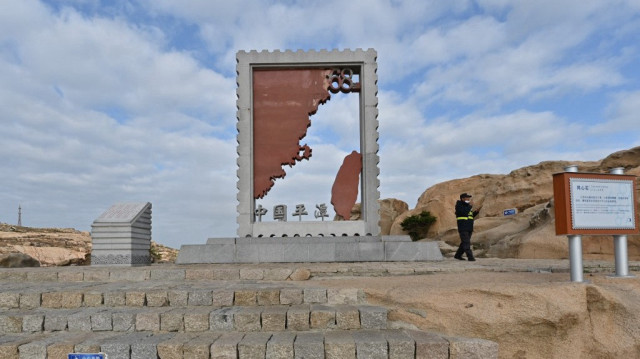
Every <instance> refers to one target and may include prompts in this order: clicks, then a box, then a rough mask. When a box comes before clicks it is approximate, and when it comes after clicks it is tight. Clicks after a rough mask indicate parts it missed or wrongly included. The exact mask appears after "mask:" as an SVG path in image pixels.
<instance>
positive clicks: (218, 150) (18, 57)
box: [0, 0, 640, 246]
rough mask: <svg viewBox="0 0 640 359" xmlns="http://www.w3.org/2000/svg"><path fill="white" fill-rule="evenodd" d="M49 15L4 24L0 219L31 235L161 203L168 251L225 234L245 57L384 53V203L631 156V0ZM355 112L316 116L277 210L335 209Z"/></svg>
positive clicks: (15, 8) (74, 2)
mask: <svg viewBox="0 0 640 359" xmlns="http://www.w3.org/2000/svg"><path fill="white" fill-rule="evenodd" d="M51 4H52V5H50V6H49V5H43V4H42V3H41V2H38V1H35V0H24V1H14V2H7V3H6V4H3V9H2V11H1V12H0V125H1V126H2V129H3V131H2V138H3V141H2V142H3V145H2V146H0V166H2V168H9V169H11V171H10V175H4V176H3V178H2V179H1V180H0V221H12V222H13V221H15V220H13V218H14V217H16V216H15V211H16V210H17V206H18V204H22V207H23V213H24V217H23V219H24V222H25V224H32V225H49V226H69V227H77V228H82V229H88V226H89V225H90V223H91V221H92V220H93V219H95V218H96V217H97V216H98V215H99V214H100V213H101V212H102V211H104V210H106V209H107V208H108V207H109V206H110V205H111V204H113V203H114V202H116V201H151V202H152V203H153V205H154V237H155V238H156V239H158V240H160V241H162V242H164V243H168V244H171V245H173V246H179V245H180V244H181V243H202V242H204V240H205V239H206V237H208V236H232V235H234V233H235V229H236V223H235V211H236V205H237V200H236V181H237V178H236V163H235V160H236V141H235V131H236V129H235V111H236V109H235V101H236V91H235V90H236V89H235V64H236V60H235V54H236V51H238V50H241V49H242V50H250V49H259V50H260V49H293V50H296V49H298V48H302V49H323V48H329V49H331V48H369V47H373V48H375V49H376V50H377V51H378V76H379V77H378V86H379V101H380V102H379V106H378V110H379V121H380V141H379V142H380V153H379V154H380V160H381V162H380V167H381V175H380V179H381V194H382V196H383V197H389V196H393V197H398V198H400V199H403V200H405V201H407V202H408V203H409V204H410V205H413V204H414V201H415V199H417V197H418V196H419V195H420V193H421V192H422V191H423V190H424V189H425V188H426V187H428V186H430V185H432V184H435V183H437V182H440V181H444V180H449V179H452V178H458V177H464V176H469V175H473V174H477V173H486V172H489V173H506V172H509V171H511V170H513V169H515V168H517V167H520V166H523V165H530V164H534V163H537V162H540V161H542V160H551V159H568V160H572V159H575V160H588V159H598V158H601V157H603V156H604V155H606V154H607V153H608V152H613V151H615V150H619V149H623V148H625V147H630V146H632V145H637V144H640V138H638V135H637V133H640V131H638V123H640V122H639V121H637V119H636V114H637V113H639V110H640V95H638V93H639V90H638V86H637V83H638V77H639V76H640V73H638V71H637V70H636V69H637V68H638V56H637V54H638V52H639V48H638V46H637V44H636V42H637V41H636V39H637V37H638V32H639V31H640V26H639V25H638V22H637V21H635V18H634V16H635V14H637V10H638V4H637V1H633V0H630V1H612V2H598V1H588V2H584V1H577V0H563V1H552V0H545V1H543V2H524V1H520V2H512V1H502V0H482V1H478V2H471V1H456V2H442V1H419V0H413V1H400V2H398V1H383V0H377V1H368V0H367V1H365V0H360V1H352V2H340V1H337V0H333V1H329V2H323V3H308V2H297V1H293V2H288V3H287V4H286V6H285V5H284V4H283V3H281V2H255V1H227V2H222V1H214V2H211V1H206V0H197V1H189V2H184V1H175V0H170V1H160V2H158V1H148V0H147V1H144V0H143V1H140V2H135V3H131V2H115V3H109V4H103V3H100V2H96V1H91V0H87V1H84V0H68V1H64V2H62V3H60V2H58V3H51ZM185 41H186V42H188V43H189V45H188V46H187V45H184V46H183V42H185ZM194 43H202V44H204V46H205V48H198V47H197V46H193V44H194ZM354 98H357V97H355V95H353V94H349V95H348V96H334V98H332V100H331V101H329V102H328V103H327V104H326V105H323V106H321V108H320V109H319V111H318V114H316V115H314V116H313V117H312V118H311V121H312V127H311V128H310V129H309V131H308V136H307V138H306V139H305V140H304V141H303V142H308V143H309V144H310V145H311V147H313V149H314V153H313V157H312V158H311V161H308V162H307V161H303V162H302V163H299V164H297V165H296V166H295V167H294V168H292V169H287V172H288V174H287V178H285V180H283V181H280V182H277V184H276V186H275V187H274V189H273V191H272V192H271V193H270V196H267V200H268V201H272V202H285V203H287V204H289V205H295V204H296V203H300V202H304V203H305V204H306V205H307V209H308V210H312V209H313V208H314V206H315V204H316V203H319V202H328V194H329V192H330V187H331V185H332V183H333V179H334V178H335V173H336V172H337V169H338V167H339V165H340V164H341V162H342V159H343V158H344V156H345V155H346V154H348V153H349V152H350V151H351V149H353V147H357V143H358V120H357V119H358V107H357V105H355V104H354V102H353V101H352V100H353V99H354ZM587 101H589V103H586V102H587ZM585 105H588V106H585ZM581 107H588V109H589V111H588V113H587V111H586V110H585V109H583V108H581ZM585 114H586V115H585ZM585 116H588V121H587V119H585V118H584V117H585ZM567 137H569V138H570V141H567ZM354 143H355V146H354ZM265 204H267V202H265ZM267 207H268V206H267ZM310 213H311V212H310ZM32 221H33V222H32Z"/></svg>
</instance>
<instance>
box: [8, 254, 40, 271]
mask: <svg viewBox="0 0 640 359" xmlns="http://www.w3.org/2000/svg"><path fill="white" fill-rule="evenodd" d="M0 267H1V268H22V267H40V262H38V260H37V259H35V258H33V257H31V256H30V255H28V254H24V253H8V254H3V255H0Z"/></svg>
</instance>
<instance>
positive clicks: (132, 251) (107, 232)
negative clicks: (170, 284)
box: [91, 202, 151, 266]
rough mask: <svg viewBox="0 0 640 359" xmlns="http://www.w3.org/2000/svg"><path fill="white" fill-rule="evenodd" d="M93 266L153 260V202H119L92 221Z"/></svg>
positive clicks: (145, 263) (135, 263)
mask: <svg viewBox="0 0 640 359" xmlns="http://www.w3.org/2000/svg"><path fill="white" fill-rule="evenodd" d="M91 242H92V248H91V265H92V266H140V265H148V264H150V263H151V255H150V253H149V250H150V249H151V203H149V202H146V203H118V204H115V205H113V206H111V208H109V209H108V210H107V211H106V212H104V213H103V214H102V215H100V217H98V218H97V219H96V220H95V221H93V224H92V225H91Z"/></svg>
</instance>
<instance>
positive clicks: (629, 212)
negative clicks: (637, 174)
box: [569, 178, 635, 229]
mask: <svg viewBox="0 0 640 359" xmlns="http://www.w3.org/2000/svg"><path fill="white" fill-rule="evenodd" d="M569 182H570V189H571V220H572V228H573V229H634V228H635V221H634V220H633V219H634V218H635V208H634V204H633V181H626V180H612V179H594V178H571V179H570V180H569Z"/></svg>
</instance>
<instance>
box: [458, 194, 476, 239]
mask: <svg viewBox="0 0 640 359" xmlns="http://www.w3.org/2000/svg"><path fill="white" fill-rule="evenodd" d="M471 208H473V207H472V206H471V205H470V204H468V203H465V202H464V201H457V202H456V219H457V220H458V232H473V218H474V217H475V216H477V215H478V211H472V210H471Z"/></svg>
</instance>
